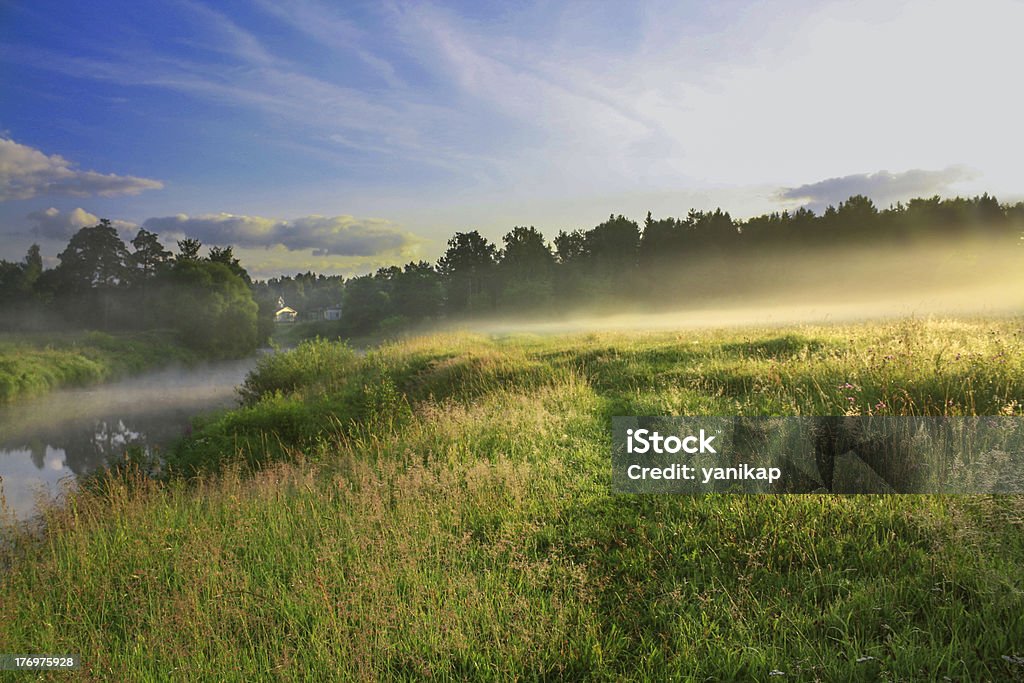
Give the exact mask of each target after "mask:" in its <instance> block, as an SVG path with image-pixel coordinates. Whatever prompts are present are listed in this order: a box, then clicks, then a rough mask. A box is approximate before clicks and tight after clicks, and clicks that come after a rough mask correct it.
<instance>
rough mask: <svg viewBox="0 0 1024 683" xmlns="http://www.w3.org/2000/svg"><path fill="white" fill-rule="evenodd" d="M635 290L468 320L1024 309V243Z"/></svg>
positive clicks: (637, 326)
mask: <svg viewBox="0 0 1024 683" xmlns="http://www.w3.org/2000/svg"><path fill="white" fill-rule="evenodd" d="M637 287H638V289H639V291H641V292H643V291H644V290H645V289H646V290H647V292H646V296H642V297H641V296H637V290H636V289H635V290H634V291H632V292H629V293H628V295H627V293H625V292H624V293H622V294H618V293H614V292H613V293H611V294H610V295H608V296H607V297H606V299H607V301H603V302H600V303H598V304H594V305H590V306H586V307H580V308H578V309H576V310H574V311H569V312H566V313H562V314H557V315H555V314H549V315H542V316H525V315H524V316H512V317H509V316H504V317H502V318H486V319H483V318H482V319H476V320H470V321H465V322H464V323H462V324H460V325H459V327H460V328H463V329H469V330H472V331H477V332H482V333H500V334H507V333H514V332H529V333H551V334H554V333H567V332H583V331H601V330H609V331H610V330H618V331H629V330H669V329H694V328H715V327H742V326H776V325H788V324H812V323H832V322H855V321H873V320H882V319H893V318H906V317H929V316H968V317H977V316H986V317H988V316H992V317H1002V316H1012V315H1020V314H1024V243H1022V244H1020V245H1016V246H1015V247H1011V248H1006V247H1004V246H998V245H993V244H992V243H991V242H983V241H977V240H974V241H972V240H962V241H958V242H955V243H953V244H951V243H950V242H949V241H948V240H947V241H944V242H943V243H942V244H941V245H936V246H921V245H920V244H917V243H915V244H914V245H913V247H912V248H910V247H904V248H900V247H887V248H884V249H878V248H874V249H870V248H854V247H850V246H844V247H842V248H836V249H831V250H827V249H815V250H813V251H807V252H787V253H784V254H772V255H763V254H762V255H757V254H750V255H745V256H740V257H729V256H727V255H719V256H718V257H717V258H715V259H713V260H709V261H706V262H704V263H696V264H689V265H684V266H682V267H680V268H676V269H673V270H666V271H662V272H656V271H649V272H647V273H644V274H642V276H641V280H640V282H638V283H637ZM638 299H641V300H642V303H637V300H638Z"/></svg>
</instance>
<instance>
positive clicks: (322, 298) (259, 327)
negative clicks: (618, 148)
mask: <svg viewBox="0 0 1024 683" xmlns="http://www.w3.org/2000/svg"><path fill="white" fill-rule="evenodd" d="M1022 226H1024V202H1021V203H1017V204H1014V205H1009V204H1000V203H999V202H998V201H997V200H996V199H995V198H994V197H992V196H990V195H988V194H984V195H981V196H977V197H973V198H960V197H957V198H953V199H941V198H939V197H932V198H921V199H912V200H910V201H909V202H907V203H905V204H904V203H899V204H896V205H893V206H890V207H889V208H888V209H884V210H880V209H878V208H877V207H876V206H875V205H874V203H873V202H872V201H871V200H870V199H868V198H867V197H864V196H861V195H856V196H853V197H850V198H849V199H848V200H846V201H845V202H841V203H839V205H838V206H836V207H832V206H830V207H828V208H827V209H826V210H825V211H824V212H823V213H822V214H821V215H817V214H815V213H814V212H813V211H811V210H809V209H805V208H802V209H798V210H796V211H793V212H789V211H782V212H776V213H770V214H765V215H761V216H757V217H754V218H750V219H748V220H745V221H743V220H736V219H733V218H732V217H731V216H730V215H729V213H728V212H724V211H722V210H721V209H716V210H714V211H697V210H691V211H690V212H689V213H688V214H687V215H686V217H685V218H661V219H655V218H653V217H652V216H651V214H650V213H648V215H647V218H646V220H645V221H644V223H643V225H642V226H641V225H640V224H638V223H637V222H635V221H633V220H631V219H629V218H626V217H624V216H622V215H611V216H609V218H608V220H606V221H604V222H602V223H601V224H599V225H597V226H595V227H593V228H591V229H589V230H582V229H581V230H572V231H566V230H562V231H560V232H559V233H558V234H557V235H556V236H555V238H554V239H553V240H552V241H550V242H549V241H548V240H547V239H546V238H545V236H544V235H543V234H542V233H541V232H540V231H539V230H537V229H536V228H534V227H518V226H517V227H514V228H512V230H510V231H509V232H508V233H506V234H505V235H504V236H503V237H502V239H501V242H500V244H495V243H493V242H491V241H490V240H488V239H487V238H486V237H484V236H483V235H481V234H480V233H479V232H478V231H476V230H473V231H469V232H457V233H455V234H454V235H453V236H452V237H451V239H450V240H449V241H448V244H447V249H446V251H445V253H444V254H443V255H442V256H441V258H440V259H438V261H437V262H436V263H430V262H427V261H415V262H410V263H408V264H405V265H404V266H389V267H386V268H380V269H378V270H377V271H376V272H375V273H372V274H367V275H362V276H358V277H353V278H350V279H347V280H346V279H344V278H342V277H341V276H326V275H321V274H315V273H312V272H307V273H299V274H297V275H295V276H294V277H291V276H282V277H278V278H272V279H270V280H266V281H257V282H253V281H252V280H251V279H250V277H249V275H248V273H247V272H246V271H245V269H244V268H243V267H242V266H241V265H240V264H239V262H238V259H237V258H236V257H235V256H234V254H233V251H232V247H230V246H226V247H218V246H214V247H210V248H209V249H208V251H207V254H206V255H205V256H201V255H200V251H201V248H202V245H201V244H200V243H199V242H198V241H196V240H193V239H184V240H180V241H178V243H177V246H178V251H177V253H173V254H172V253H171V252H170V251H169V250H167V249H166V248H164V247H163V245H162V244H161V243H160V242H159V240H158V236H157V235H156V234H155V233H152V232H150V231H147V230H145V229H140V230H139V231H138V232H137V233H136V235H135V236H134V238H133V239H132V240H131V242H130V245H131V248H130V249H129V246H128V245H126V244H125V243H124V242H123V241H122V240H121V238H120V236H119V235H118V234H117V231H116V229H115V228H114V227H113V226H112V225H111V223H110V222H109V221H108V220H101V221H100V223H99V224H98V225H96V226H91V227H87V228H82V229H81V230H80V231H79V232H78V233H76V234H75V235H74V236H73V237H72V238H71V240H70V242H69V244H68V246H67V248H66V249H65V250H64V251H62V252H61V254H60V255H59V257H58V259H59V264H58V265H57V267H55V268H53V269H50V270H45V269H44V268H43V263H42V258H41V256H40V252H39V247H38V246H37V245H33V246H32V247H31V248H30V249H29V251H28V253H27V254H26V256H25V259H24V260H23V261H22V262H19V263H11V262H7V261H0V312H2V313H3V314H4V319H5V320H6V321H9V322H10V321H22V323H21V324H23V325H30V326H34V327H36V328H40V327H43V328H46V327H48V326H49V327H55V326H60V325H63V326H78V327H91V328H99V329H111V328H123V329H151V328H169V329H171V330H173V331H175V332H176V333H177V334H178V335H179V336H180V337H181V339H182V340H183V342H184V343H186V344H188V345H191V346H194V347H197V348H199V349H201V350H203V351H206V352H208V353H211V354H223V355H230V354H239V353H244V352H246V351H248V350H251V349H253V348H255V346H256V345H257V344H259V343H262V342H263V341H265V340H266V339H267V337H268V336H269V335H270V333H271V331H272V329H273V313H274V310H275V309H276V307H277V302H278V300H279V299H283V300H284V301H285V302H286V303H287V304H288V305H290V306H292V307H293V308H295V309H297V310H298V311H299V312H300V315H301V314H303V313H304V312H305V313H308V312H310V311H313V310H318V309H323V308H326V307H329V306H334V305H337V304H339V303H340V304H341V305H342V311H343V313H342V320H341V321H338V322H337V323H333V324H332V325H331V332H333V333H337V334H340V335H342V336H356V335H365V334H370V333H375V332H380V331H385V332H387V331H395V330H398V329H402V328H405V327H408V326H411V325H415V324H419V323H423V322H425V321H430V320H437V319H442V318H445V319H456V320H457V319H459V318H461V317H468V316H475V315H506V314H508V315H526V314H530V315H533V314H551V313H557V312H558V311H561V310H568V309H569V308H573V307H580V306H583V307H586V306H597V305H601V306H604V307H605V308H606V309H612V310H614V309H616V308H617V307H623V306H629V305H633V304H636V303H638V302H646V303H652V302H654V303H656V302H663V303H666V305H667V304H671V305H673V306H678V305H679V304H687V303H699V302H700V301H701V300H702V299H706V298H707V297H711V296H714V295H715V294H716V293H720V292H721V291H723V290H725V289H728V288H732V289H733V290H734V291H740V292H742V291H744V290H743V287H746V288H747V291H749V290H752V289H755V288H757V287H761V286H763V284H764V283H765V282H766V281H767V280H769V279H772V278H775V279H778V278H779V277H785V273H784V272H781V273H780V272H778V270H776V271H772V270H771V268H770V266H771V264H772V263H777V262H780V259H782V258H784V257H785V258H793V257H794V255H795V257H798V258H806V257H811V256H813V255H814V254H815V253H820V252H822V251H824V250H838V252H835V251H833V252H830V253H842V252H843V250H853V249H856V248H860V247H871V248H874V249H884V250H893V251H896V250H904V251H905V250H911V251H912V250H913V248H914V247H915V246H917V245H923V244H929V243H934V242H935V241H942V240H948V239H952V238H977V239H981V240H985V241H993V240H994V241H996V242H999V241H1003V242H1005V243H1006V244H1007V245H1010V244H1014V245H1015V246H1019V243H1020V240H1021V230H1022ZM783 269H784V268H783ZM12 324H13V323H12Z"/></svg>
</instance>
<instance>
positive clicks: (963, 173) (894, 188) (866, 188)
mask: <svg viewBox="0 0 1024 683" xmlns="http://www.w3.org/2000/svg"><path fill="white" fill-rule="evenodd" d="M975 177H977V173H975V172H974V171H971V170H970V169H968V168H965V167H963V166H951V167H949V168H946V169H943V170H941V171H926V170H922V169H916V168H915V169H911V170H909V171H904V172H903V173H890V172H889V171H878V172H877V173H858V174H854V175H847V176H842V177H838V178H827V179H825V180H821V181H818V182H816V183H809V184H807V185H801V186H800V187H790V188H785V189H784V190H783V191H782V192H780V193H779V197H780V198H781V199H791V200H796V201H801V202H806V203H807V204H808V205H810V207H811V208H813V209H814V210H816V211H817V210H819V209H821V208H824V207H825V206H828V205H830V204H831V205H836V204H838V203H839V202H842V201H845V200H846V199H848V198H849V197H852V196H853V195H856V194H861V195H865V196H867V197H870V198H871V199H872V200H874V202H875V203H876V204H879V205H882V206H885V205H887V204H891V203H893V202H896V201H899V200H903V199H910V198H912V197H930V196H932V195H936V194H942V193H944V192H946V191H947V190H948V189H949V187H950V185H953V184H955V183H957V182H960V181H964V180H971V179H973V178H975Z"/></svg>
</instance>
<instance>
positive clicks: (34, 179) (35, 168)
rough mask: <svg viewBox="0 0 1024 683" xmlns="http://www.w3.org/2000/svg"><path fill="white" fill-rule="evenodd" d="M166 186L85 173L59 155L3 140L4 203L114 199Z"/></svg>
mask: <svg viewBox="0 0 1024 683" xmlns="http://www.w3.org/2000/svg"><path fill="white" fill-rule="evenodd" d="M162 187H163V183H161V182H160V181H158V180H150V179H149V178H138V177H135V176H121V175H115V174H113V173H98V172H96V171H81V170H78V169H76V168H75V167H74V164H73V163H71V162H70V161H68V160H67V159H65V158H64V157H61V156H59V155H57V154H51V155H47V154H44V153H43V152H40V151H39V150H38V149H34V148H32V147H29V146H27V145H22V144H19V143H17V142H15V141H14V140H11V139H8V138H0V201H9V200H12V199H30V198H32V197H35V196H37V195H70V196H72V197H88V196H91V195H99V196H101V197H114V196H116V195H126V194H127V195H134V194H139V193H140V192H143V191H145V190H157V189H160V188H162Z"/></svg>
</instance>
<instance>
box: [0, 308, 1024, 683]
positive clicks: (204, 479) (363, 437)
mask: <svg viewBox="0 0 1024 683" xmlns="http://www.w3.org/2000/svg"><path fill="white" fill-rule="evenodd" d="M243 395H244V397H245V401H246V405H245V406H244V407H243V408H241V409H239V410H236V411H232V412H229V413H226V414H222V415H220V416H217V417H214V418H211V419H209V420H206V421H204V422H201V424H200V425H199V426H198V427H197V428H196V430H195V431H194V433H193V435H192V437H191V438H190V439H189V440H187V441H186V442H184V444H183V445H182V446H181V447H180V448H179V449H177V450H176V451H175V452H174V453H173V454H171V455H170V457H169V465H171V467H172V470H175V471H177V472H178V475H179V476H172V477H170V478H168V479H167V480H165V481H153V480H149V479H145V478H142V477H140V476H138V475H137V474H136V473H135V472H134V471H133V470H132V468H130V467H128V468H124V469H122V470H120V471H118V472H117V473H116V476H113V477H109V478H106V479H104V480H99V481H97V482H95V483H94V485H93V486H91V487H89V490H88V491H85V492H83V493H81V494H79V495H77V496H74V497H73V498H72V499H71V500H70V501H69V503H68V504H67V505H66V506H64V507H61V508H56V509H52V510H50V511H48V512H47V513H46V518H45V519H46V524H47V528H48V529H49V533H48V535H47V536H46V539H45V540H44V541H42V542H40V541H39V540H37V539H33V538H32V537H30V536H27V535H23V534H18V533H16V532H10V533H9V538H10V545H9V549H8V550H7V551H5V552H6V555H4V556H3V557H2V558H0V559H2V560H3V562H2V563H3V564H6V565H8V571H7V572H6V573H5V574H4V575H3V576H2V578H0V644H2V646H0V649H4V650H6V651H10V652H38V653H44V652H45V653H53V654H59V653H75V654H78V655H80V656H81V657H82V662H83V667H84V669H85V673H86V675H87V676H89V677H92V678H103V679H119V680H135V679H159V678H165V677H167V676H169V675H172V676H173V673H172V672H188V676H190V677H199V678H210V679H215V680H253V679H261V678H266V677H267V676H268V675H269V676H280V677H285V678H290V679H296V680H300V679H301V680H304V679H314V680H317V679H323V678H325V677H329V678H338V679H353V680H358V679H381V678H383V679H394V678H401V679H409V678H425V677H435V678H446V679H464V678H474V679H487V680H507V679H514V678H528V679H533V678H568V679H597V680H621V679H645V680H672V679H682V680H774V678H773V677H774V676H776V675H781V676H784V677H785V680H808V681H811V680H889V679H893V680H942V678H943V677H944V676H947V677H949V678H951V679H953V680H1013V678H1014V676H1016V675H1019V672H1020V670H1019V668H1016V667H1018V666H1019V665H1017V664H1015V663H1013V660H1012V658H1013V657H1019V656H1022V655H1024V651H1021V650H1020V643H1024V616H1022V615H1024V577H1022V576H1021V574H1020V571H1019V567H1020V566H1021V565H1022V564H1024V542H1022V539H1024V522H1022V520H1024V497H1022V496H959V497H953V496H836V495H804V496H727V495H706V496H668V495H661V496H655V495H648V496H625V495H614V494H612V493H611V492H610V490H609V483H610V470H609V461H610V453H609V438H610V433H609V429H610V419H611V417H612V416H614V415H661V414H690V415H714V414H720V415H737V414H739V415H763V414H768V415H773V414H774V415H779V414H783V415H785V414H800V415H822V414H826V415H827V414H837V413H838V414H843V413H849V412H856V413H861V414H867V413H872V412H873V413H875V414H894V415H910V414H944V415H973V414H982V415H996V414H1012V415H1018V416H1019V415H1021V410H1022V408H1021V406H1022V404H1024V329H1022V323H1021V321H1020V320H1002V321H955V320H945V321H909V322H897V323H887V324H878V325H870V324H864V325H844V326H833V327H809V326H801V327H793V328H786V329H781V328H775V329H746V330H729V331H714V332H698V331H683V332H659V333H655V334H641V333H629V334H627V333H615V334H579V335H572V336H556V337H542V336H535V335H517V336H504V337H494V336H482V335H436V336H431V337H425V338H418V339H410V340H406V341H403V342H400V343H396V344H392V345H388V346H384V347H381V348H379V349H375V350H372V351H370V352H369V353H367V354H365V355H358V354H356V353H354V352H353V351H351V350H350V349H347V348H345V347H342V346H339V345H335V344H329V343H326V342H316V343H313V344H306V345H303V346H300V347H299V348H298V349H296V350H295V351H292V352H290V353H286V354H280V355H276V356H272V357H267V358H264V359H262V360H261V361H260V364H259V369H258V370H257V372H256V373H255V374H254V375H253V376H252V377H251V378H250V380H249V381H248V382H247V383H246V387H245V390H244V391H243ZM775 672H778V673H775Z"/></svg>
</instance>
